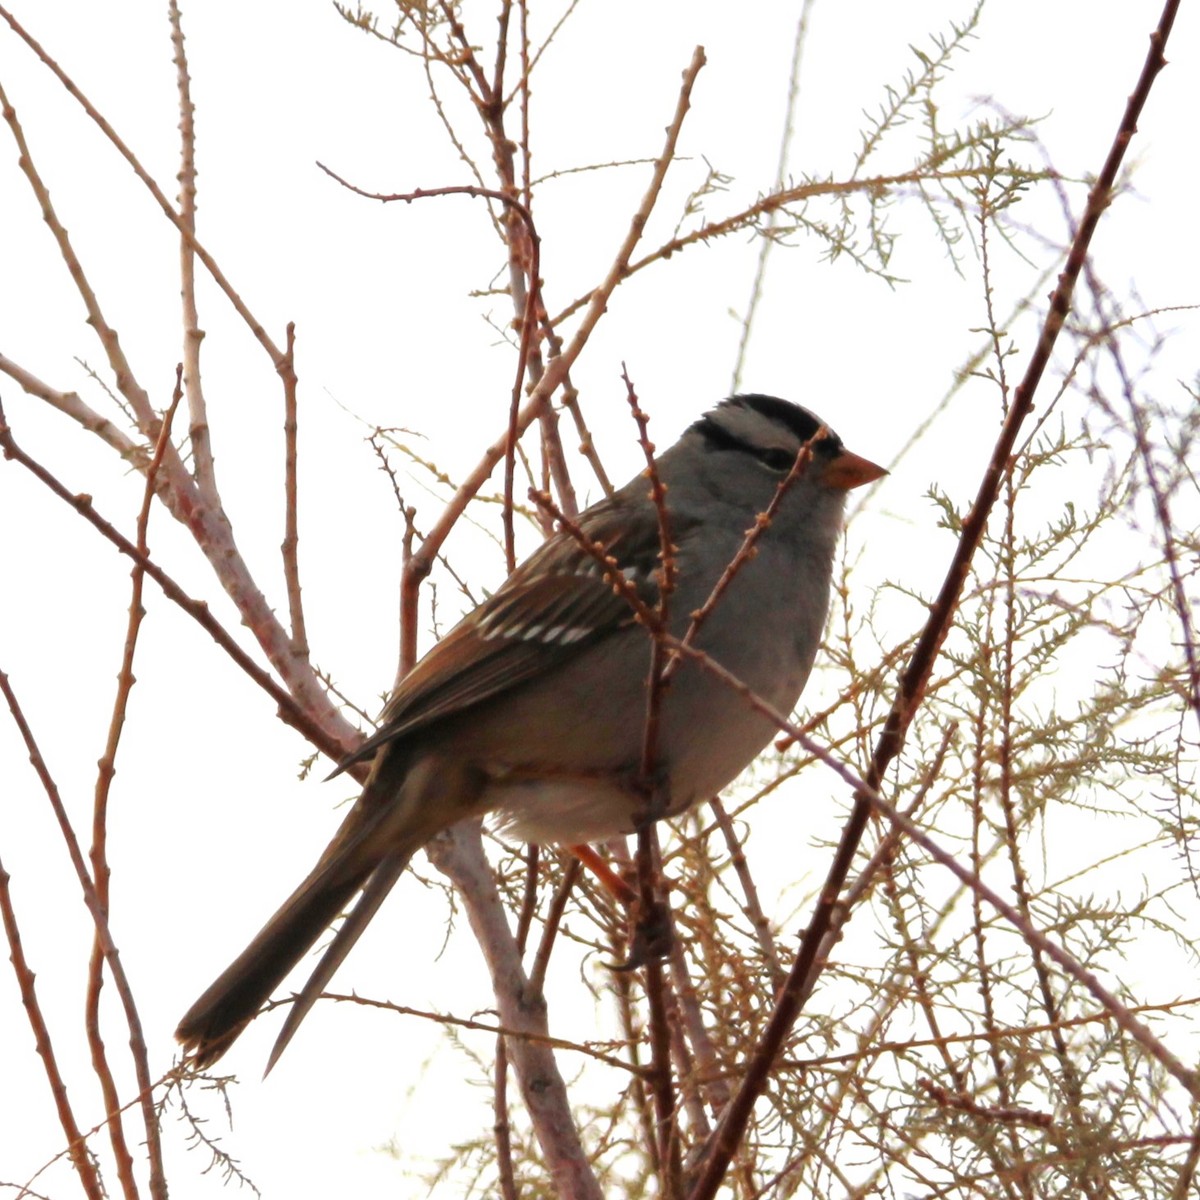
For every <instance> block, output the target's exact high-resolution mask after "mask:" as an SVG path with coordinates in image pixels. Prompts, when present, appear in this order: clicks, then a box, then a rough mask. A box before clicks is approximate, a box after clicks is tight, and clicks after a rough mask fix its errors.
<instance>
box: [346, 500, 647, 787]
mask: <svg viewBox="0 0 1200 1200" xmlns="http://www.w3.org/2000/svg"><path fill="white" fill-rule="evenodd" d="M582 524H583V527H584V530H585V531H586V533H587V535H588V537H589V538H591V539H592V540H593V541H596V542H599V543H600V544H601V545H602V546H604V547H605V548H606V550H607V552H608V553H609V554H610V555H612V556H613V557H614V558H615V559H616V560H617V563H618V564H619V568H620V570H621V571H622V573H623V574H624V575H625V577H626V578H627V579H628V580H629V581H630V583H631V584H633V586H634V587H635V588H636V589H637V592H638V594H639V595H640V596H641V598H642V599H643V600H644V601H645V602H646V603H647V604H654V603H656V602H657V600H658V583H657V579H656V576H655V567H656V566H657V564H658V529H657V521H656V518H655V515H654V512H653V509H652V508H651V507H650V505H649V504H648V503H643V504H640V505H639V504H631V503H629V501H628V500H622V499H620V498H619V497H617V498H614V499H613V500H612V501H608V502H605V503H604V504H602V505H598V506H597V507H596V508H594V509H591V510H589V512H588V513H587V514H585V517H584V519H583V521H582ZM632 622H633V613H632V611H631V609H630V606H629V603H628V601H626V600H625V599H624V598H623V597H622V596H621V595H620V594H619V593H617V592H615V591H614V590H613V586H612V584H611V583H610V582H608V580H607V579H606V578H605V574H604V570H603V569H602V568H601V567H600V565H599V564H598V563H597V562H596V560H595V559H594V558H593V557H592V556H591V555H589V554H587V553H586V552H585V551H584V550H582V549H581V548H580V546H579V544H578V543H577V542H576V540H575V539H574V538H573V537H571V536H569V535H567V534H563V533H558V534H556V535H555V536H554V537H553V538H551V539H550V540H549V541H548V542H547V543H546V544H545V545H544V546H543V547H542V548H541V549H540V550H538V551H537V553H536V554H534V555H533V556H532V557H531V558H529V559H528V560H527V561H526V562H524V563H523V564H522V565H521V566H519V567H518V568H517V569H516V570H515V571H514V572H513V573H512V575H510V576H509V578H508V580H507V581H506V582H505V584H504V586H503V587H501V589H500V590H499V591H498V592H497V593H496V594H495V595H494V596H492V597H491V598H490V599H488V600H486V601H485V602H484V603H483V604H481V605H480V606H479V608H477V609H476V610H475V611H474V612H473V613H471V614H470V615H469V616H468V617H466V618H465V619H464V620H462V621H460V622H459V623H458V625H456V626H455V627H454V628H453V629H452V630H451V631H450V632H449V633H448V634H447V635H446V636H445V637H444V638H442V640H441V641H440V642H438V643H437V644H436V645H435V646H434V647H433V649H432V650H430V651H429V653H428V654H426V655H425V657H424V658H423V659H421V661H420V662H419V663H417V665H416V666H415V667H414V668H413V669H412V670H411V671H410V672H409V673H408V675H406V676H405V678H404V680H403V681H402V682H401V684H400V686H399V688H398V689H397V690H396V692H395V694H394V695H393V696H392V698H391V699H390V700H389V701H388V704H387V707H386V708H385V709H384V711H383V717H382V724H381V726H380V728H379V730H378V731H377V732H376V733H374V734H373V735H372V736H371V737H369V738H368V739H367V740H366V741H365V742H364V743H363V744H362V745H361V746H360V747H359V748H358V749H357V750H356V751H355V752H354V753H353V754H352V755H350V756H349V757H348V758H346V759H343V760H342V762H341V763H339V764H338V769H337V771H336V772H334V774H338V773H339V772H341V771H343V770H345V769H346V767H348V766H350V765H351V764H352V763H356V762H361V761H363V760H365V759H368V758H370V757H371V756H372V755H373V754H374V753H375V752H376V751H377V750H378V749H379V747H380V746H383V745H385V744H386V743H388V742H391V741H394V740H395V739H397V738H401V737H404V736H406V735H408V734H410V733H412V732H414V731H415V730H417V729H420V728H422V727H424V726H427V725H429V724H431V723H432V722H434V721H437V720H438V719H439V718H441V717H445V716H447V715H449V714H452V713H458V712H461V711H462V710H463V709H466V708H469V707H471V706H472V705H475V704H479V703H480V702H481V701H483V700H488V699H490V698H492V697H493V696H496V695H498V694H499V693H501V692H504V691H508V690H509V689H511V688H514V687H516V686H517V685H519V684H522V683H525V682H527V681H528V680H530V679H533V678H535V677H536V676H538V675H542V674H544V673H546V672H547V671H551V670H553V669H554V668H555V667H556V666H558V665H559V664H560V663H562V662H563V661H565V660H566V659H568V658H571V657H573V656H574V655H576V654H578V653H579V652H580V651H581V650H583V649H584V648H585V647H587V646H590V645H591V644H592V643H594V642H595V641H596V640H597V639H599V638H601V637H603V636H604V635H605V634H607V633H610V632H612V631H613V630H615V629H618V628H620V627H621V626H623V625H629V624H631V623H632Z"/></svg>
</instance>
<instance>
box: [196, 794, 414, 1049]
mask: <svg viewBox="0 0 1200 1200" xmlns="http://www.w3.org/2000/svg"><path fill="white" fill-rule="evenodd" d="M355 815H357V814H355ZM355 823H356V824H358V826H359V827H358V828H357V829H355V830H354V833H353V834H352V835H351V836H350V837H348V838H342V837H340V836H339V837H338V838H335V839H334V843H333V844H332V845H331V846H330V847H329V849H328V850H327V851H326V852H325V854H324V855H322V857H321V861H320V862H318V863H317V865H316V867H315V868H314V869H313V871H312V872H311V874H310V875H309V876H308V878H307V879H305V880H304V882H303V883H301V884H300V886H299V887H298V888H297V889H296V890H295V891H294V892H293V893H292V894H291V895H290V896H289V897H288V898H287V900H285V901H284V903H283V905H282V906H281V907H280V909H279V911H278V912H276V913H275V915H274V916H273V917H272V918H271V919H270V920H269V921H268V922H267V923H266V924H265V925H264V926H263V927H262V929H260V930H259V932H258V933H257V934H256V935H255V937H254V939H253V940H252V941H251V942H250V944H249V945H248V946H247V947H246V949H245V950H243V951H242V952H241V954H239V955H238V956H237V958H235V959H234V960H233V962H232V963H230V964H229V966H228V967H226V968H225V970H224V971H222V972H221V974H220V975H219V976H218V977H217V979H216V980H215V981H214V982H213V983H212V984H211V985H210V986H209V987H208V988H207V990H206V991H205V992H204V994H203V995H202V996H201V997H200V998H199V999H198V1000H197V1001H196V1003H195V1004H193V1005H192V1007H191V1008H189V1009H188V1011H187V1012H186V1013H185V1014H184V1017H183V1020H182V1021H180V1022H179V1028H178V1029H177V1030H176V1031H175V1037H176V1038H177V1039H178V1040H179V1041H180V1042H181V1043H182V1044H183V1047H184V1049H185V1051H187V1052H189V1053H190V1055H191V1058H192V1061H193V1063H194V1064H195V1065H196V1066H197V1067H201V1068H203V1067H207V1066H209V1065H210V1064H211V1063H214V1062H216V1061H217V1059H219V1058H220V1057H221V1055H222V1054H224V1053H225V1051H226V1050H228V1049H229V1047H230V1046H231V1045H233V1043H234V1042H235V1041H236V1040H237V1037H238V1035H239V1034H240V1033H241V1032H242V1030H243V1029H244V1028H245V1027H246V1026H247V1025H248V1024H249V1023H250V1020H251V1019H252V1018H253V1017H254V1015H255V1014H256V1013H257V1012H258V1010H259V1009H260V1008H261V1007H262V1006H263V1004H264V1003H265V1002H266V1001H267V1000H268V999H269V998H270V996H271V993H272V992H273V991H274V990H275V989H276V988H277V987H278V986H279V985H280V984H281V983H282V982H283V980H284V979H285V978H286V977H287V975H288V973H289V972H290V971H291V969H292V968H293V967H294V966H295V965H296V964H297V963H298V962H299V961H300V959H301V958H303V957H304V955H305V954H306V953H307V952H308V950H309V948H310V947H311V946H312V945H313V943H314V942H315V941H316V940H317V939H318V938H319V937H320V936H321V934H322V933H323V932H324V931H325V930H326V929H327V928H328V927H329V925H330V924H331V923H332V922H333V921H334V919H335V918H336V917H337V915H338V914H339V913H340V912H342V911H343V909H345V907H346V905H347V904H349V903H350V901H351V900H352V899H353V898H354V894H355V893H356V892H357V891H358V890H359V889H360V888H362V889H363V895H362V897H361V898H360V900H359V902H358V903H357V904H356V905H355V906H354V909H353V911H352V912H351V913H350V914H349V915H348V916H347V918H346V920H345V921H344V922H343V923H342V925H341V928H340V929H339V930H338V932H337V934H336V935H335V936H334V939H333V941H332V942H331V943H330V945H329V948H328V949H327V950H326V951H325V954H324V955H323V956H322V958H321V961H320V962H319V963H318V964H317V968H316V970H315V971H314V972H313V975H312V978H311V979H310V980H309V981H308V983H307V984H306V985H305V987H304V989H303V990H302V991H301V993H300V995H299V997H298V998H297V1001H296V1004H295V1005H294V1007H293V1009H292V1011H291V1013H289V1015H288V1019H287V1022H286V1023H285V1025H284V1028H283V1032H282V1033H281V1034H280V1037H279V1041H278V1042H277V1043H276V1045H275V1049H274V1050H273V1052H272V1054H271V1060H270V1064H269V1065H268V1067H267V1069H268V1070H270V1068H271V1066H273V1065H274V1064H275V1060H276V1059H277V1058H278V1057H279V1055H280V1054H281V1053H282V1051H283V1048H284V1046H285V1045H286V1044H287V1043H288V1041H290V1040H291V1037H292V1035H293V1034H294V1033H295V1031H296V1027H297V1026H298V1025H299V1024H300V1022H301V1020H303V1018H304V1016H305V1014H306V1013H307V1012H308V1011H309V1009H310V1008H311V1007H312V1005H313V1003H314V1002H315V1001H316V999H317V997H318V996H319V995H320V994H321V991H322V989H323V988H324V986H325V985H326V984H327V983H328V982H329V980H330V978H331V977H332V975H333V973H334V971H335V970H336V969H337V968H338V966H339V965H340V964H341V962H342V960H343V959H344V958H345V957H346V955H347V954H348V953H349V952H350V948H351V947H352V946H353V945H354V943H355V942H356V941H357V940H358V938H359V935H360V934H361V933H362V931H363V930H364V929H365V928H366V925H367V922H368V921H369V920H370V918H371V917H372V916H373V915H374V914H375V912H376V910H377V909H378V908H379V905H380V904H382V903H383V900H384V898H385V897H386V896H387V894H388V892H389V891H391V889H392V885H393V884H394V883H395V882H396V880H397V879H398V878H399V877H400V873H401V872H402V871H403V870H404V867H405V865H406V864H407V863H408V860H409V859H410V858H411V857H412V855H413V853H414V852H415V851H416V849H417V848H418V847H419V845H420V844H421V841H423V840H424V839H415V838H414V839H413V841H412V843H411V844H408V845H404V844H401V845H399V846H397V845H395V844H394V843H393V845H392V846H391V847H389V850H388V851H387V852H385V853H384V854H382V855H380V853H379V850H378V842H377V841H376V839H374V838H372V837H370V835H369V831H368V830H366V829H364V828H363V823H359V822H357V821H356V822H355ZM347 824H349V821H348V822H347ZM365 824H367V825H369V824H370V822H367V823H365ZM343 831H346V830H345V827H343ZM340 832H342V831H340ZM346 832H348V831H346ZM364 834H365V835H366V836H364ZM404 840H407V839H402V842H403V841H404Z"/></svg>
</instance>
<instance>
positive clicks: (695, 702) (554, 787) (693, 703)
mask: <svg viewBox="0 0 1200 1200" xmlns="http://www.w3.org/2000/svg"><path fill="white" fill-rule="evenodd" d="M683 675H684V677H683V678H681V679H680V680H679V681H678V690H677V691H675V692H674V693H672V694H670V695H669V696H668V697H667V699H666V702H665V703H664V705H663V709H662V714H661V722H660V737H659V745H660V747H661V748H667V747H681V746H685V747H686V750H685V751H684V752H683V753H682V754H676V755H670V754H665V755H664V754H661V753H660V755H659V758H658V761H659V764H660V766H659V773H658V780H657V782H658V783H659V784H660V786H661V788H662V793H661V796H660V797H659V800H660V803H663V804H665V806H666V812H665V813H663V814H662V815H664V816H677V815H678V814H680V813H682V812H685V811H687V809H689V808H691V807H692V806H693V805H695V804H698V803H699V802H700V801H702V800H706V799H708V798H709V797H711V796H715V795H716V794H717V793H718V792H720V791H721V789H722V788H724V787H726V786H727V785H728V784H729V783H731V782H732V781H733V780H734V779H735V778H736V777H737V776H738V774H739V773H740V772H741V771H742V769H743V768H744V767H745V766H746V765H747V763H749V762H750V761H751V760H752V759H753V758H755V757H756V756H757V755H758V753H759V752H760V751H761V750H762V749H763V748H764V747H765V746H766V745H767V743H768V742H770V740H771V738H772V736H773V735H774V734H775V733H776V732H777V730H776V727H775V726H774V724H773V723H772V722H770V721H769V720H768V719H766V718H765V717H763V716H761V715H760V714H759V713H757V712H755V711H753V710H752V709H751V708H750V707H749V705H747V704H746V703H745V702H744V701H743V700H742V699H741V698H740V697H731V696H729V695H723V694H721V693H719V692H714V691H713V690H712V689H708V688H700V689H697V691H696V692H695V693H692V694H689V689H688V688H687V684H688V683H690V682H693V681H692V680H689V679H688V678H687V675H688V673H686V672H685V673H683ZM731 699H732V700H733V702H732V703H731V702H730V700H731ZM785 711H786V710H785ZM638 724H639V725H640V724H641V722H640V721H639V722H638ZM640 733H641V730H640V729H639V730H638V734H639V736H638V737H637V738H632V739H630V740H629V741H628V742H627V743H626V745H627V747H628V748H629V749H632V748H633V747H634V746H637V745H638V744H639V743H640V740H641V739H640ZM630 757H631V758H632V761H630V760H629V758H627V759H626V760H625V761H624V762H622V763H621V764H620V765H614V766H610V767H597V768H595V769H591V770H588V769H584V770H579V769H578V768H577V767H562V766H559V767H558V768H557V769H556V768H555V767H553V766H549V767H547V768H545V769H541V768H539V767H538V766H536V765H533V764H523V765H522V766H519V767H512V766H509V765H507V764H504V763H493V764H490V765H489V767H487V768H485V770H486V773H487V774H488V776H489V782H488V785H487V788H486V791H485V795H484V797H483V799H484V802H485V804H486V806H487V807H488V808H489V809H494V810H496V812H497V819H498V823H499V825H500V827H501V828H502V829H503V830H505V831H506V832H509V833H511V834H512V835H513V836H515V837H518V838H520V839H522V840H524V841H530V842H542V843H568V844H570V843H574V842H596V841H603V840H604V839H606V838H609V837H613V836H615V835H617V834H623V833H630V832H632V831H633V829H634V827H635V817H636V815H637V814H638V812H639V811H640V810H643V809H644V808H645V807H646V797H645V794H644V792H643V791H642V790H641V788H639V786H638V783H639V780H638V762H639V757H638V755H637V754H636V753H635V754H633V755H631V756H630Z"/></svg>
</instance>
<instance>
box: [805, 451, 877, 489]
mask: <svg viewBox="0 0 1200 1200" xmlns="http://www.w3.org/2000/svg"><path fill="white" fill-rule="evenodd" d="M886 474H887V471H885V470H884V468H883V467H881V466H879V464H878V463H873V462H872V461H871V460H870V459H869V458H860V457H859V456H858V455H857V454H851V453H850V451H849V450H843V451H842V452H841V454H839V455H838V456H837V458H835V459H834V460H833V461H832V462H830V463H827V464H826V466H825V470H824V471H823V472H822V474H821V482H822V483H823V484H825V486H826V487H832V488H844V489H845V490H846V491H849V490H850V489H851V488H856V487H862V485H863V484H864V483H874V482H875V480H876V479H882V478H883V476H885V475H886Z"/></svg>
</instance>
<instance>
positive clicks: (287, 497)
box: [279, 321, 308, 659]
mask: <svg viewBox="0 0 1200 1200" xmlns="http://www.w3.org/2000/svg"><path fill="white" fill-rule="evenodd" d="M279 373H280V375H281V376H282V378H283V500H284V515H283V545H282V546H281V547H280V550H281V551H282V554H283V578H284V582H285V584H286V587H287V598H288V618H289V621H290V624H291V627H292V648H293V650H294V651H295V652H296V654H297V655H299V656H300V657H302V658H305V659H307V658H308V630H307V629H306V628H305V622H304V600H303V596H302V595H301V591H300V557H299V547H300V523H299V516H298V513H299V499H298V488H297V469H296V435H297V433H298V431H299V426H298V423H297V416H296V322H295V321H289V322H288V325H287V350H286V351H285V353H284V365H283V367H282V369H281V370H280V372H279Z"/></svg>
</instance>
